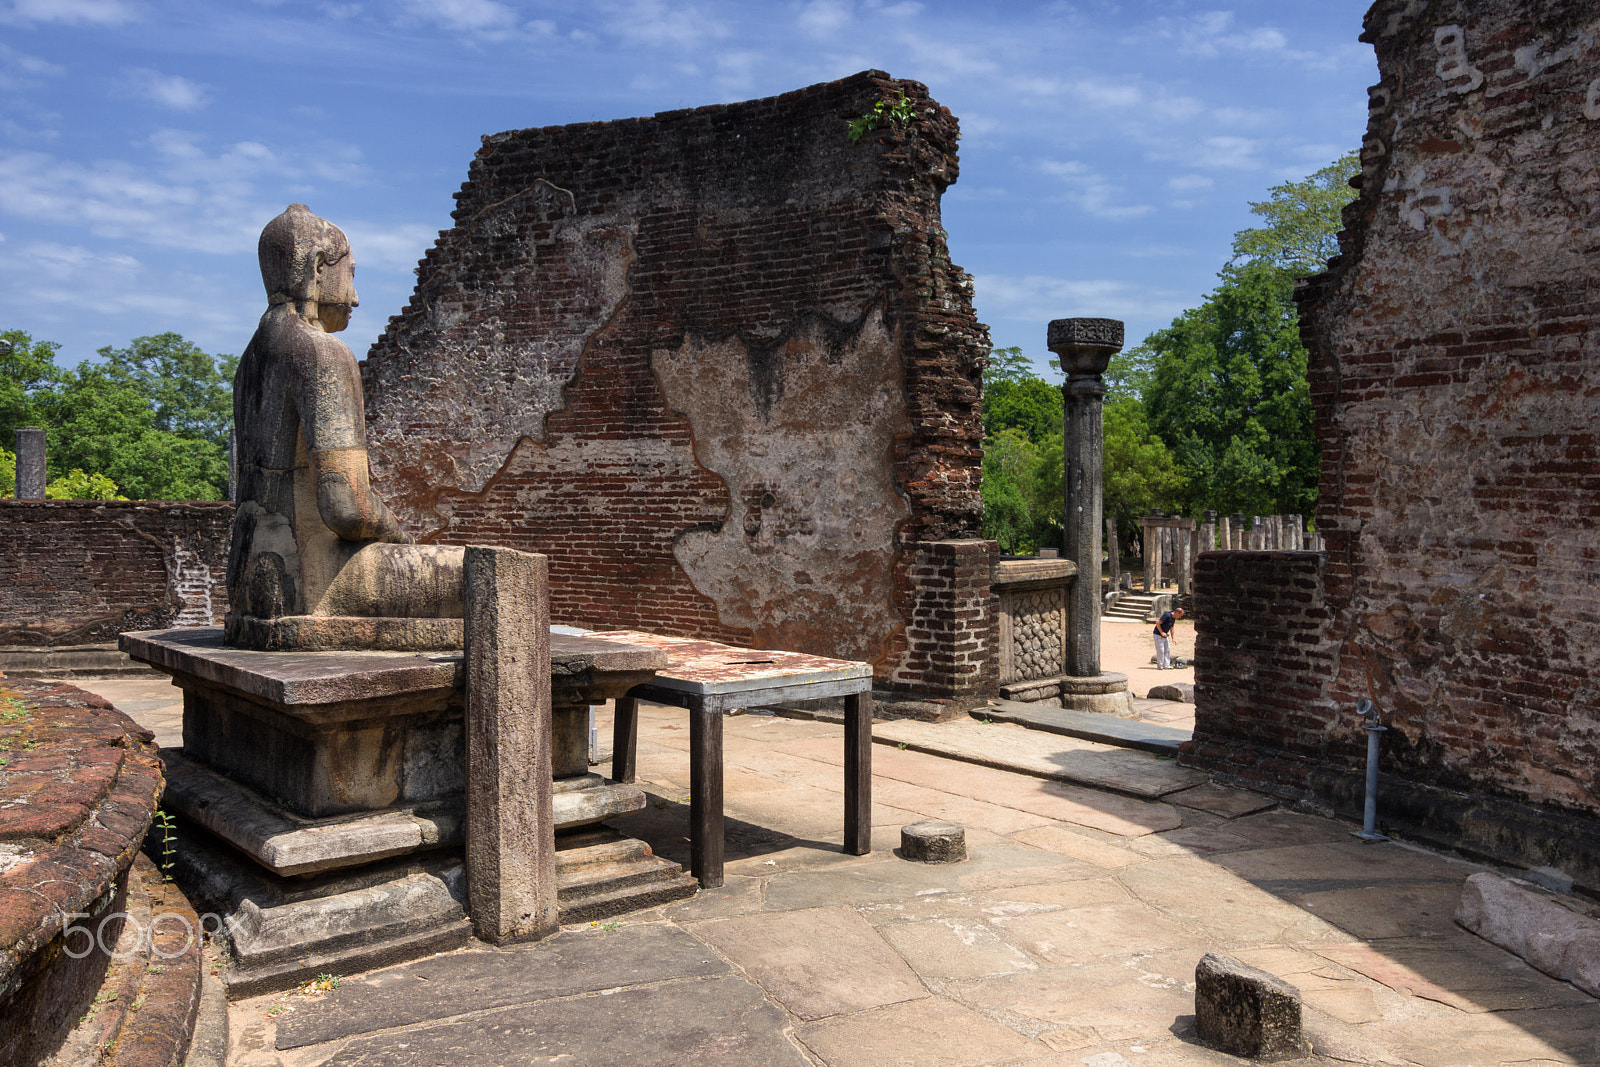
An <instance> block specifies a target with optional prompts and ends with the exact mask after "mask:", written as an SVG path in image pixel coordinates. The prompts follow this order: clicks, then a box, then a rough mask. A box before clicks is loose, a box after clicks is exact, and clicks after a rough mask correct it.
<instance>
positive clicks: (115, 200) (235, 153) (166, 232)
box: [0, 130, 365, 255]
mask: <svg viewBox="0 0 1600 1067" xmlns="http://www.w3.org/2000/svg"><path fill="white" fill-rule="evenodd" d="M205 141H206V138H205V137H204V136H203V135H201V134H197V133H193V132H190V131H185V130H161V131H158V132H157V133H156V134H154V135H153V136H151V137H150V139H149V140H148V141H147V142H146V146H147V147H148V148H149V150H150V157H151V158H149V160H148V161H147V162H138V163H136V162H131V161H129V160H125V159H102V160H96V161H94V162H92V163H91V162H80V161H76V160H68V159H62V158H58V157H56V156H53V155H50V154H47V153H44V152H19V151H12V152H0V214H6V215H11V216H14V217H17V218H21V219H25V220H28V221H29V222H30V223H35V224H38V223H47V224H51V225H54V226H57V227H60V228H62V229H80V230H87V231H88V232H89V233H91V234H94V235H95V236H98V237H103V238H111V239H117V240H123V241H132V242H135V243H136V244H140V245H143V246H148V247H156V248H183V249H190V250H194V251H198V252H206V253H213V254H219V255H237V254H240V253H243V252H249V251H251V250H253V249H254V248H255V242H256V236H257V235H258V234H259V233H260V231H261V227H262V225H263V224H264V223H265V222H266V220H267V219H269V218H271V217H272V216H274V215H276V214H277V213H278V212H280V211H282V210H283V206H284V204H285V203H287V199H286V198H293V199H309V198H311V197H314V196H315V194H316V192H317V190H318V189H319V187H320V186H319V183H320V182H330V183H338V184H350V183H352V182H355V181H358V180H359V179H360V178H361V177H362V175H363V174H364V173H365V168H364V167H363V166H362V164H361V163H360V157H359V153H358V152H357V150H356V149H354V148H351V147H347V146H322V145H306V146H299V145H296V146H294V148H292V149H291V150H289V151H288V152H284V151H280V150H275V149H274V148H271V147H269V146H267V145H264V144H261V143H259V142H255V141H239V142H235V143H232V144H227V145H223V146H221V147H220V148H215V149H213V148H210V147H208V146H207V145H206V143H205ZM266 189H270V190H271V191H270V192H264V191H263V190H266Z"/></svg>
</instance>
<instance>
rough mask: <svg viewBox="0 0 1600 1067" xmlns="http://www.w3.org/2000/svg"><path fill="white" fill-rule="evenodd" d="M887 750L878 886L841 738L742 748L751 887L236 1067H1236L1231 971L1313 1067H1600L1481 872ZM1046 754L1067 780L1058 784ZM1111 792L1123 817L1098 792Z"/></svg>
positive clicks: (500, 963)
mask: <svg viewBox="0 0 1600 1067" xmlns="http://www.w3.org/2000/svg"><path fill="white" fill-rule="evenodd" d="M89 684H92V685H93V687H94V688H95V689H96V691H102V692H103V691H105V690H104V688H103V687H104V686H106V685H111V684H116V685H130V686H131V685H133V683H89ZM127 700H128V701H130V702H131V701H134V700H146V701H151V703H149V704H146V705H144V708H145V711H144V712H143V713H138V712H136V713H135V714H136V717H138V718H140V719H141V720H143V721H146V722H150V723H151V724H152V725H159V724H158V723H156V722H155V721H153V718H152V717H156V718H159V717H160V716H161V715H166V714H170V712H171V706H170V700H168V701H167V703H166V704H162V703H161V700H160V697H159V696H158V695H151V694H150V693H146V694H144V695H143V696H140V695H138V693H137V692H135V691H134V690H130V692H129V695H128V696H127ZM124 706H129V705H124ZM163 707H165V708H166V710H165V711H163V710H162V708H163ZM130 710H132V708H131V707H130ZM896 730H904V731H906V732H905V735H904V739H902V740H896V737H898V736H899V735H897V734H894V731H896ZM930 731H940V732H941V734H940V739H939V740H938V742H937V743H938V745H939V746H940V747H942V749H943V750H945V751H948V752H949V753H951V754H952V755H957V756H960V755H962V754H963V752H965V753H966V754H967V755H970V756H972V757H973V758H984V759H985V760H986V761H987V762H990V763H996V762H999V763H1005V762H1007V761H1008V760H1009V761H1012V762H1014V763H1016V764H1017V765H1019V766H1025V767H1028V768H1030V769H1031V770H1032V771H1033V773H1031V774H1025V773H1018V772H1016V771H1009V770H1003V769H998V768H996V767H992V766H980V765H976V764H974V763H970V762H965V761H963V760H960V759H952V758H948V757H945V756H939V755H934V754H930V753H928V752H925V751H916V750H915V749H916V748H919V747H927V746H928V745H929V744H932V742H931V741H930V740H929V737H928V735H929V733H930ZM640 734H641V739H640V744H639V756H640V761H639V762H640V776H641V780H642V782H643V783H644V784H645V785H646V788H647V791H648V793H649V796H650V806H649V807H647V808H646V809H645V811H643V812H641V813H639V814H638V815H636V816H632V817H630V818H629V819H626V820H619V821H618V825H619V826H621V827H622V828H623V829H625V830H626V831H628V832H630V833H633V834H635V835H636V836H640V837H643V838H645V839H646V840H648V841H650V842H651V844H652V845H653V846H654V847H655V849H656V851H657V852H658V853H660V854H662V855H665V856H667V857H669V858H671V859H674V860H678V861H680V862H684V863H687V860H688V843H687V840H686V837H685V835H686V833H687V816H688V803H687V794H688V781H689V771H688V751H687V749H688V724H687V721H686V720H685V718H684V713H682V712H679V711H676V710H674V709H670V708H661V707H654V706H649V705H646V706H645V707H644V708H642V709H641V730H640ZM879 734H880V738H881V740H883V741H887V742H889V743H887V744H883V743H880V744H876V745H874V749H873V756H874V766H873V770H874V783H873V788H874V819H873V821H874V841H875V844H876V846H877V851H875V852H874V853H873V854H871V855H869V856H862V857H848V856H843V855H841V854H840V853H839V851H838V850H839V846H840V842H841V840H842V834H841V825H840V824H841V819H842V813H843V790H842V778H843V772H842V744H843V741H842V738H843V734H842V730H841V729H840V728H839V727H838V726H836V725H831V724H828V723H823V722H811V721H801V720H793V719H783V718H775V717H771V716H766V715H746V716H740V717H735V718H731V719H729V720H727V723H726V762H727V774H726V781H727V787H726V788H727V807H728V814H729V823H728V881H727V885H725V886H724V887H722V888H720V889H716V890H711V891H705V892H702V893H700V894H699V895H697V896H696V897H694V898H692V899H689V900H685V901H681V902H679V903H677V904H674V905H669V906H665V907H661V908H656V909H653V910H650V911H646V912H641V913H638V914H634V915H630V916H627V917H625V918H622V919H619V920H617V921H615V922H608V923H602V924H586V925H583V926H580V927H573V928H568V929H566V930H564V931H563V932H562V933H561V934H560V935H558V936H556V937H554V938H551V939H549V940H547V941H544V942H541V943H538V944H534V945H528V946H521V947H517V948H511V949H490V948H477V949H466V950H462V951H459V952H455V953H449V954H444V955H441V956H437V957H433V958H431V959H428V960H423V961H418V962H415V963H412V964H408V965H405V966H401V967H396V968H391V969H389V970H386V971H378V972H372V973H369V974H365V975H346V976H341V981H340V983H339V985H338V988H337V989H334V990H331V991H327V992H318V993H312V994H309V995H300V994H278V995H273V996H266V997H261V998H257V999H255V1000H251V1001H244V1002H240V1003H236V1004H234V1005H232V1006H231V1007H230V1027H231V1038H230V1040H231V1046H230V1052H229V1058H228V1062H229V1064H232V1065H235V1067H267V1065H284V1067H301V1065H306V1067H310V1065H320V1064H337V1065H341V1067H346V1065H379V1064H384V1065H396V1067H400V1065H405V1067H412V1065H417V1067H434V1065H450V1067H456V1065H464V1064H469V1063H470V1064H474V1065H476V1064H506V1065H511V1064H544V1063H561V1064H568V1065H632V1064H693V1063H705V1064H793V1065H804V1064H824V1065H828V1067H880V1065H882V1067H888V1065H901V1064H903V1065H907V1067H977V1065H990V1064H1032V1065H1038V1067H1045V1065H1051V1067H1065V1065H1080V1064H1083V1065H1088V1067H1121V1065H1125V1064H1133V1065H1149V1067H1163V1065H1177V1064H1227V1063H1240V1062H1244V1061H1239V1060H1235V1059H1234V1058H1232V1057H1229V1056H1225V1055H1222V1054H1220V1053H1217V1052H1213V1051H1210V1050H1208V1049H1206V1048H1204V1047H1202V1046H1200V1045H1198V1044H1196V1043H1195V1040H1194V1037H1193V1019H1192V1013H1193V1007H1194V1001H1193V976H1194V967H1195V964H1196V962H1198V960H1199V959H1200V957H1201V955H1202V954H1204V953H1205V952H1207V951H1216V952H1223V953H1226V954H1229V955H1232V956H1234V957H1236V958H1238V959H1240V960H1243V961H1245V962H1247V963H1250V964H1254V965H1255V966H1258V967H1261V968H1264V969H1266V970H1268V971H1270V972H1272V973H1274V974H1276V975H1279V976H1280V977H1282V978H1284V979H1286V980H1287V981H1289V982H1291V983H1293V984H1295V985H1296V986H1298V987H1299V988H1300V989H1301V990H1302V991H1303V993H1304V997H1305V1003H1306V1027H1307V1030H1308V1033H1309V1035H1310V1037H1311V1040H1312V1042H1313V1046H1314V1051H1315V1054H1314V1056H1313V1057H1312V1058H1311V1059H1309V1060H1303V1061H1299V1062H1304V1063H1316V1064H1323V1063H1355V1064H1418V1065H1423V1067H1456V1065H1470V1067H1482V1065H1493V1064H1512V1063H1514V1064H1523V1065H1530V1067H1532V1065H1544V1064H1557V1063H1561V1064H1596V1063H1600V1044H1597V1041H1600V1003H1597V1002H1596V1001H1595V1000H1594V999H1593V998H1591V997H1589V996H1587V995H1585V994H1583V993H1581V992H1579V991H1577V990H1576V989H1574V988H1572V987H1571V986H1568V985H1566V984H1564V983H1561V982H1557V981H1555V980H1553V979H1550V978H1547V977H1545V976H1544V975H1541V974H1539V973H1538V972H1536V971H1534V970H1532V969H1531V968H1529V967H1527V966H1526V965H1525V964H1523V963H1522V962H1521V961H1519V960H1517V959H1516V958H1515V957H1513V956H1511V955H1509V954H1507V953H1505V952H1503V951H1501V950H1500V949H1498V948H1495V947H1493V946H1492V945H1489V944H1487V943H1486V942H1483V941H1481V940H1480V939H1478V938H1477V937H1475V936H1473V935H1471V934H1468V933H1466V932H1465V931H1463V930H1461V929H1459V928H1458V927H1456V926H1455V925H1454V924H1453V923H1452V921H1451V915H1452V913H1453V910H1454V908H1455V904H1456V901H1457V899H1458V897H1459V894H1460V888H1461V883H1462V881H1463V879H1464V878H1465V877H1466V876H1467V875H1468V874H1470V873H1472V872H1473V871H1475V870H1479V869H1481V868H1479V867H1477V866H1475V865H1472V864H1468V863H1465V862H1462V861H1459V860H1457V859H1453V858H1450V857H1447V856H1441V855H1438V854H1435V853H1432V852H1428V851H1425V850H1422V849H1418V848H1413V847H1409V846H1407V845H1405V844H1403V843H1387V844H1376V845H1369V844H1363V843H1360V842H1358V841H1356V840H1354V839H1353V838H1351V837H1350V836H1349V830H1350V826H1349V825H1348V824H1345V823H1342V822H1338V821H1335V820H1331V819H1326V818H1322V817H1318V816H1316V815H1311V814H1304V813H1297V812H1290V811H1284V810H1282V809H1280V808H1277V807H1275V806H1273V805H1272V804H1271V803H1270V802H1269V801H1268V800H1267V798H1263V797H1260V796H1257V795H1255V794H1250V793H1242V792H1238V791H1234V790H1226V789H1220V788H1217V787H1215V786H1211V785H1209V784H1203V783H1202V784H1196V783H1195V780H1194V778H1192V777H1190V776H1189V772H1185V771H1184V770H1183V769H1182V768H1178V767H1176V766H1175V765H1174V764H1173V763H1171V761H1167V760H1162V759H1160V758H1158V757H1154V756H1145V755H1142V754H1139V753H1130V752H1128V751H1125V750H1112V749H1107V748H1106V747H1105V746H1099V745H1095V744H1093V743H1091V742H1084V741H1075V740H1073V739H1070V738H1062V737H1056V736H1053V735H1040V734H1037V733H1034V732H1030V731H1025V730H1022V729H1021V728H1019V727H1014V726H1010V725H1004V724H990V725H984V724H982V723H980V722H977V721H972V722H966V723H957V724H950V725H948V726H944V727H932V726H928V725H926V724H914V725H909V724H880V727H879ZM902 744H904V745H905V746H906V747H904V748H901V747H900V746H901V745H902ZM995 753H1000V754H1001V756H1000V757H996V756H995ZM1051 753H1055V754H1056V757H1055V758H1056V761H1057V764H1058V765H1059V767H1060V769H1061V771H1062V775H1063V776H1064V777H1066V778H1069V779H1070V780H1055V779H1050V778H1044V777H1039V776H1038V775H1041V774H1049V773H1051V767H1050V766H1049V765H1048V764H1049V760H1050V759H1051V758H1052V756H1051ZM1041 760H1042V761H1044V763H1043V764H1041ZM1097 761H1099V763H1100V764H1101V765H1102V769H1103V777H1102V782H1103V785H1104V786H1105V788H1091V787H1087V786H1084V785H1081V784H1074V783H1077V782H1081V781H1087V780H1093V779H1094V776H1095V767H1096V764H1097ZM923 818H941V819H947V820H950V821H953V822H957V823H960V824H962V825H964V826H965V827H966V828H967V837H968V846H969V850H970V852H971V858H970V859H969V860H968V861H967V862H965V863H962V864H958V865H952V866H941V867H930V866H925V865H921V864H916V863H910V862H907V861H904V860H901V859H900V858H898V856H896V854H895V852H894V849H895V847H896V845H897V844H898V841H899V828H900V826H902V825H903V824H906V823H910V822H915V821H917V820H919V819H923Z"/></svg>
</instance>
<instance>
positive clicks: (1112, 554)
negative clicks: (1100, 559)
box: [1106, 519, 1122, 589]
mask: <svg viewBox="0 0 1600 1067" xmlns="http://www.w3.org/2000/svg"><path fill="white" fill-rule="evenodd" d="M1121 555H1122V553H1121V551H1120V549H1119V548H1118V546H1117V520H1116V519H1107V520H1106V560H1107V561H1108V562H1109V563H1110V564H1111V570H1110V574H1109V577H1110V579H1111V588H1113V589H1115V588H1116V587H1117V579H1119V578H1121V577H1122V559H1121Z"/></svg>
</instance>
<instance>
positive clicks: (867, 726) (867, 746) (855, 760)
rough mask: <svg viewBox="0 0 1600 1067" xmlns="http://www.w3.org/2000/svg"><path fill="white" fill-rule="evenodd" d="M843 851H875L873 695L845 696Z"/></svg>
mask: <svg viewBox="0 0 1600 1067" xmlns="http://www.w3.org/2000/svg"><path fill="white" fill-rule="evenodd" d="M844 850H845V852H846V853H848V854H849V855H852V856H865V855H866V854H867V853H869V852H871V851H872V694H871V693H852V694H851V695H850V696H847V697H845V698H844Z"/></svg>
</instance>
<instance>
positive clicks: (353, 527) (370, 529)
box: [296, 334, 414, 544]
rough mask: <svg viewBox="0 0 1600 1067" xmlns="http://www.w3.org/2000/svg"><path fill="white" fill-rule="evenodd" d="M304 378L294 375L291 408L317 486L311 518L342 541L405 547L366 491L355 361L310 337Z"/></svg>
mask: <svg viewBox="0 0 1600 1067" xmlns="http://www.w3.org/2000/svg"><path fill="white" fill-rule="evenodd" d="M310 340H311V341H312V344H313V348H314V352H313V353H307V354H308V355H311V356H312V359H311V366H310V367H307V368H306V370H307V371H309V373H302V374H300V375H298V382H297V383H296V384H297V386H298V388H297V389H296V392H297V394H298V395H297V397H296V400H297V405H296V406H297V407H298V408H299V411H300V432H301V434H302V435H303V436H304V439H305V445H306V457H307V459H308V461H309V463H310V466H311V473H312V476H313V477H314V478H315V480H316V486H317V512H318V514H319V515H320V516H321V518H322V521H323V524H324V525H326V526H327V527H328V529H330V530H332V531H333V532H334V533H335V534H337V535H338V536H339V538H340V539H341V540H344V541H387V542H390V543H392V544H411V543H412V541H413V540H414V539H413V538H412V536H411V535H410V534H408V533H406V531H405V530H404V529H402V528H401V526H400V520H399V519H397V518H395V516H394V513H393V512H392V511H390V510H389V507H388V505H387V504H385V503H384V502H383V498H382V497H380V496H379V495H378V494H377V493H376V492H375V491H374V490H373V488H372V485H371V481H370V473H369V470H368V466H367V447H366V439H367V431H366V417H365V414H364V412H363V410H362V407H363V405H362V397H361V376H360V372H359V371H358V370H357V368H356V361H355V356H354V355H352V354H351V352H350V349H348V348H346V347H345V346H344V344H343V343H341V342H339V341H338V340H336V339H334V338H332V337H328V336H327V335H325V334H316V335H313V336H312V337H311V338H310Z"/></svg>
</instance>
